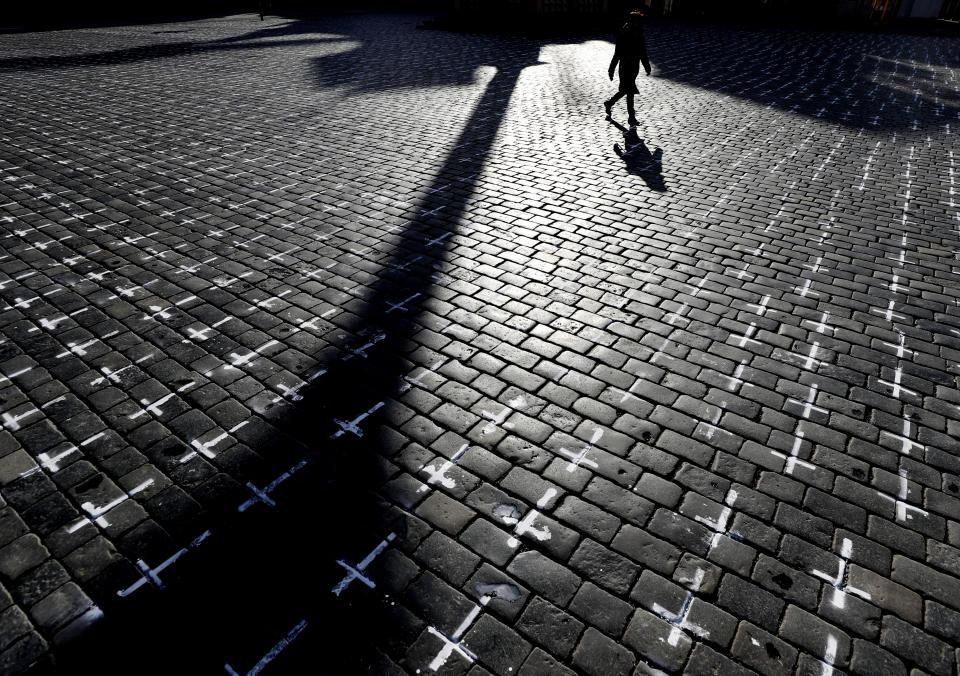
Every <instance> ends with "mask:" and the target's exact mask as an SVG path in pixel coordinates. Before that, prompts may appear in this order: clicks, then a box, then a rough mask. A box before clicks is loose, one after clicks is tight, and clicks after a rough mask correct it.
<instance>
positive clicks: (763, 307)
mask: <svg viewBox="0 0 960 676" xmlns="http://www.w3.org/2000/svg"><path fill="white" fill-rule="evenodd" d="M769 302H770V295H769V294H767V295H766V296H764V297H763V298H761V299H760V302H759V303H747V307H755V308H757V311H756V312H755V313H754V314H756V315H759V316H760V317H762V316H763V315H765V314H766V313H767V310H768V309H769V308H768V307H767V303H769Z"/></svg>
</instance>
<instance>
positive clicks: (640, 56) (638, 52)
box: [610, 23, 650, 94]
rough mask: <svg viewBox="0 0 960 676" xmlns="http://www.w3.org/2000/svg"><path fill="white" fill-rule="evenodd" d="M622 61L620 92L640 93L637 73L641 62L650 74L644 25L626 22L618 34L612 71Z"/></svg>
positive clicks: (611, 71) (611, 63) (611, 64)
mask: <svg viewBox="0 0 960 676" xmlns="http://www.w3.org/2000/svg"><path fill="white" fill-rule="evenodd" d="M618 62H619V63H620V90H619V91H620V93H621V94H639V93H640V92H639V90H638V89H637V83H636V79H637V75H639V74H640V64H641V63H642V64H643V68H644V70H645V71H646V72H647V74H648V75H649V74H650V59H648V58H647V42H646V40H644V39H643V27H642V26H640V25H631V24H629V23H628V24H625V25H624V26H623V28H621V29H620V33H619V34H618V35H617V48H616V51H614V53H613V61H611V62H610V73H611V75H612V73H613V69H614V68H616V66H617V63H618Z"/></svg>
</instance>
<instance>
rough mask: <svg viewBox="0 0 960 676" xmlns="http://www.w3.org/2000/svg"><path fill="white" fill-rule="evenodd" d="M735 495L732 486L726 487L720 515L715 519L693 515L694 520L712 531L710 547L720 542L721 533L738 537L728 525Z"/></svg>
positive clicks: (734, 537) (736, 538) (735, 498)
mask: <svg viewBox="0 0 960 676" xmlns="http://www.w3.org/2000/svg"><path fill="white" fill-rule="evenodd" d="M737 497H738V496H737V492H736V491H735V490H733V489H732V488H730V489H727V496H726V498H724V500H723V502H724V504H725V506H724V508H723V509H722V510H720V515H719V516H718V517H717V518H716V519H711V518H710V517H706V516H699V515H698V516H695V517H694V521H699V522H700V523H702V524H704V525H705V526H706V527H707V528H709V529H710V530H712V531H714V533H713V537H711V538H710V549H713V548H714V547H716V546H717V543H719V542H720V536H721V535H729V536H730V537H732V538H733V539H735V540H739V539H740V536H739V535H737V534H736V533H731V532H730V526H729V522H730V516H731V515H732V514H733V509H732V508H733V503H735V502H736V501H737Z"/></svg>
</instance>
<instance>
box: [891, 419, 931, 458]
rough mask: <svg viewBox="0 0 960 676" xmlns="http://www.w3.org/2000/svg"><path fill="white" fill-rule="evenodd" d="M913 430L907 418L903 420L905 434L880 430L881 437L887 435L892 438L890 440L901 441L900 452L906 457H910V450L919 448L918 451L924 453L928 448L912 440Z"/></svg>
mask: <svg viewBox="0 0 960 676" xmlns="http://www.w3.org/2000/svg"><path fill="white" fill-rule="evenodd" d="M912 428H913V425H912V424H911V423H910V419H909V418H907V417H904V419H903V434H894V433H893V432H889V431H887V430H880V434H881V435H883V434H885V435H886V436H888V437H890V438H892V439H896V440H897V441H899V442H900V449H899V450H900V452H901V453H903V454H904V455H910V450H911V449H914V448H917V449H920V450H921V451H922V450H924V449H925V448H926V447H925V446H924V445H923V444H921V443H920V442H919V441H914V440H913V439H911V438H910V432H911V430H912Z"/></svg>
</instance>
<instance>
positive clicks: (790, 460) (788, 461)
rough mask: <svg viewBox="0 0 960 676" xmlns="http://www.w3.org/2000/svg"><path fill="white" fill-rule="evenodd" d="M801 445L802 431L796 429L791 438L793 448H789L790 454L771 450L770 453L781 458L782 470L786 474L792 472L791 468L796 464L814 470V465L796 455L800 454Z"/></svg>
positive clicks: (794, 467)
mask: <svg viewBox="0 0 960 676" xmlns="http://www.w3.org/2000/svg"><path fill="white" fill-rule="evenodd" d="M802 445H803V431H802V430H797V434H796V436H795V437H794V439H793V448H791V449H790V455H786V454H785V453H781V452H780V451H774V450H771V451H770V454H771V455H773V456H776V457H778V458H781V459H783V460H784V461H785V462H784V465H783V471H784V472H786V473H787V474H793V470H794V469H796V467H797V465H800V466H801V467H804V468H806V469H808V470H811V471H812V470H814V469H816V467H815V466H814V465H812V464H810V463H809V462H807V461H806V460H801V459H800V458H799V457H798V456H799V454H800V447H801V446H802Z"/></svg>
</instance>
